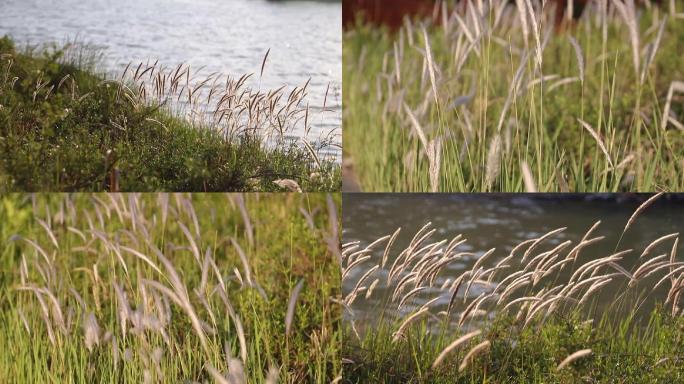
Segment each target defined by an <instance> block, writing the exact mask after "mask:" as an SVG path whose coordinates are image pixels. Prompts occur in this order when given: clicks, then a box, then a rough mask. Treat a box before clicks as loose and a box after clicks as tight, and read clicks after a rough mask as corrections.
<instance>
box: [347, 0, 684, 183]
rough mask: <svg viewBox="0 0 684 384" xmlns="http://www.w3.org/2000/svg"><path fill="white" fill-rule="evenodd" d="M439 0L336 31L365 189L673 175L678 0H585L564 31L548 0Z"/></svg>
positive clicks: (677, 132) (351, 153) (676, 169)
mask: <svg viewBox="0 0 684 384" xmlns="http://www.w3.org/2000/svg"><path fill="white" fill-rule="evenodd" d="M448 3H449V4H450V7H449V12H448V16H449V17H448V18H446V19H445V21H446V23H444V22H440V23H437V25H431V26H427V27H426V28H425V29H424V28H423V27H422V24H418V23H414V24H407V25H405V26H404V27H403V28H402V29H401V30H400V31H398V32H396V33H393V32H388V31H385V30H380V29H377V28H371V27H362V26H360V27H358V28H357V29H356V30H354V31H350V32H347V33H346V35H345V36H344V50H343V60H344V65H343V75H344V84H343V97H344V99H343V103H344V106H345V108H344V115H343V120H344V127H345V130H344V143H345V147H344V151H345V158H347V157H348V158H350V159H351V162H352V163H353V166H354V171H355V173H356V175H357V177H358V179H359V182H360V184H361V188H362V189H363V190H366V191H510V192H512V191H571V192H573V191H576V192H583V191H654V190H657V189H667V190H672V191H677V190H681V189H682V188H683V187H684V181H683V180H684V179H682V178H681V177H680V175H681V174H682V172H683V171H684V150H682V148H684V126H683V125H682V121H684V110H683V109H682V105H684V103H682V100H683V97H684V69H682V68H683V67H682V65H681V52H682V51H684V43H683V42H684V25H683V24H682V22H681V21H682V17H684V16H683V15H682V14H681V12H682V9H684V3H682V2H681V1H675V2H674V3H673V4H675V6H676V8H677V9H678V10H679V12H680V14H678V15H675V14H674V13H671V12H670V10H669V9H668V8H669V7H668V6H663V7H662V8H658V7H655V6H654V7H652V8H651V9H645V8H639V9H636V10H635V9H634V8H632V7H630V6H629V5H622V7H618V6H615V5H614V4H613V2H609V3H610V4H611V6H610V8H609V11H608V12H606V11H604V10H603V9H602V7H601V4H604V3H605V2H590V5H589V6H588V7H587V10H586V11H585V14H584V17H583V18H582V19H581V20H579V21H578V22H577V23H576V24H574V25H573V26H570V27H567V28H565V29H564V30H563V31H558V30H556V29H555V28H554V25H553V24H554V22H553V12H552V9H551V7H552V4H553V3H552V2H547V3H546V4H547V6H546V7H547V8H546V9H545V10H544V11H543V12H542V11H541V10H540V9H541V7H540V4H539V2H536V1H532V2H529V4H528V2H526V1H521V2H516V4H518V5H519V8H518V7H516V6H515V4H512V3H511V2H508V1H494V2H492V5H491V9H488V8H487V7H485V8H484V9H482V10H481V9H479V8H478V7H460V8H458V9H456V10H455V11H454V7H453V4H454V2H448ZM620 4H622V3H620ZM464 8H465V9H464Z"/></svg>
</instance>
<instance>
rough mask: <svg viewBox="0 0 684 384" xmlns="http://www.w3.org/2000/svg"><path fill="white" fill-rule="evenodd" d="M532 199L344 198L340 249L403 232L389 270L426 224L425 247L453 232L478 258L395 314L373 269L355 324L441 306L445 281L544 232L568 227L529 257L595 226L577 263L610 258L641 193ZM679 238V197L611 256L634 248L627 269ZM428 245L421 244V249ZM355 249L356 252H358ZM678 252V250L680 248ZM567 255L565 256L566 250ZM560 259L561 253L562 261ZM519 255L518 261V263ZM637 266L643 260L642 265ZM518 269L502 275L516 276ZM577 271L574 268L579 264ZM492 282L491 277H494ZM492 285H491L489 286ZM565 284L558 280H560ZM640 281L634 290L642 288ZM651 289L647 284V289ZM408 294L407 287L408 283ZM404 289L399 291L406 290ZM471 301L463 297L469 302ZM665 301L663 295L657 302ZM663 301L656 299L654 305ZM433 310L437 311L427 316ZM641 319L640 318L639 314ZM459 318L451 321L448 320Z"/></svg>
mask: <svg viewBox="0 0 684 384" xmlns="http://www.w3.org/2000/svg"><path fill="white" fill-rule="evenodd" d="M559 196H560V195H556V196H554V197H551V196H548V195H547V196H543V195H542V196H539V195H537V196H535V195H529V194H526V195H510V194H509V195H485V194H479V195H465V194H453V195H448V194H435V195H427V194H391V195H388V194H348V195H345V196H344V197H343V206H344V212H345V214H344V216H343V228H344V236H343V243H346V242H350V241H361V248H363V247H365V246H366V245H368V244H370V243H371V242H373V241H374V240H376V239H378V238H380V237H382V236H384V235H388V234H392V233H393V232H394V231H395V230H396V229H397V228H399V227H402V232H400V235H399V237H398V238H397V240H396V241H395V243H394V246H393V248H392V249H393V251H392V252H391V253H390V257H389V262H388V263H387V267H386V268H389V267H390V266H391V265H392V261H393V260H394V259H395V258H396V256H397V255H398V254H399V252H400V251H401V250H403V249H404V248H405V247H406V246H407V245H408V244H409V242H410V241H411V238H412V237H413V235H414V234H415V233H416V231H418V229H420V228H421V227H422V226H423V225H424V224H426V223H427V222H432V227H433V228H437V233H436V234H434V235H433V236H432V238H431V241H430V242H432V241H438V240H442V239H447V241H448V240H451V239H452V238H453V237H455V236H456V235H458V234H462V235H463V237H465V238H466V239H467V243H466V244H465V245H464V246H460V247H459V248H458V249H459V250H460V251H466V252H474V253H476V254H477V255H478V256H477V257H470V258H465V259H464V260H463V261H462V262H453V263H451V264H450V265H449V268H447V269H446V270H444V271H442V273H441V274H440V275H439V277H438V278H437V280H436V282H435V284H434V287H436V288H434V289H433V288H431V289H430V290H428V291H427V292H421V293H419V294H418V295H417V298H416V300H415V301H414V303H413V305H409V306H407V307H406V308H405V310H403V309H402V311H401V312H396V305H393V306H392V307H386V304H385V302H386V300H387V298H388V296H391V292H392V290H393V288H394V285H393V286H392V287H391V288H388V287H386V285H385V284H383V283H384V282H385V281H386V277H387V274H388V271H387V269H380V270H379V271H377V272H376V273H375V276H374V277H380V281H381V283H379V284H378V285H377V286H376V288H375V290H374V291H373V294H372V295H371V297H370V298H369V299H368V300H366V299H365V298H364V296H365V295H363V294H362V295H360V296H359V299H357V300H356V301H355V302H354V304H353V306H352V309H353V311H354V313H355V318H356V319H366V320H370V319H378V318H379V317H380V316H379V314H380V313H381V312H384V313H385V315H386V316H385V317H388V318H393V317H397V316H405V315H406V314H407V313H409V312H412V311H414V310H415V309H416V308H417V307H418V306H420V305H422V304H424V303H425V302H426V301H427V300H429V299H432V298H434V297H437V296H439V295H440V294H446V295H445V296H442V298H440V300H439V301H437V304H438V305H440V303H442V304H444V305H445V306H446V303H448V299H449V297H450V296H449V295H448V292H446V291H440V289H439V287H440V286H441V285H442V283H443V282H444V281H445V280H446V279H447V278H452V279H453V278H455V277H456V276H458V275H459V274H460V273H461V272H462V271H464V270H465V269H470V268H471V267H472V266H473V263H474V262H475V261H476V260H477V258H479V256H481V255H482V254H483V253H484V252H485V251H487V250H489V249H490V248H496V251H494V253H493V254H492V255H491V256H490V257H489V259H487V261H485V262H484V268H485V269H486V268H489V267H492V266H493V265H494V264H496V263H497V262H498V261H500V260H501V259H502V258H504V257H506V256H508V254H509V252H510V251H511V249H512V248H513V247H514V246H515V245H517V244H518V243H520V242H522V241H524V240H527V239H530V238H535V237H539V236H541V235H543V234H545V233H547V232H549V231H551V230H554V229H556V228H560V227H567V229H566V230H565V231H564V232H562V233H561V234H559V235H557V236H554V237H553V238H552V239H549V240H548V241H547V242H545V243H544V244H545V245H544V246H543V247H540V248H539V250H538V251H535V253H534V254H535V255H536V254H538V253H541V252H542V251H545V250H549V249H551V248H553V247H554V246H556V245H558V244H560V243H562V242H564V241H566V240H572V241H573V244H572V246H574V244H577V243H578V242H579V240H581V238H582V236H583V235H584V234H585V233H586V231H587V230H588V229H589V228H590V227H591V226H592V225H593V224H594V223H595V222H596V221H597V220H601V224H600V226H599V227H598V228H597V229H596V231H595V232H594V234H593V235H592V237H594V236H605V237H606V238H605V239H604V240H602V241H601V242H598V243H596V244H593V245H591V246H589V247H587V248H585V249H584V250H583V251H582V252H581V256H580V259H579V261H578V263H579V262H582V263H583V262H586V261H588V260H592V259H596V258H599V257H605V256H609V255H611V254H613V253H614V252H615V248H616V244H617V243H618V240H619V238H620V235H621V233H622V230H623V228H624V227H625V224H626V223H627V220H628V219H629V217H630V216H631V215H632V213H633V212H634V210H635V209H636V208H637V207H638V206H639V205H640V204H641V203H642V202H643V201H644V200H645V199H646V198H647V197H648V196H645V195H631V194H625V195H584V196H583V195H565V196H564V197H559ZM674 232H679V233H682V234H684V195H679V196H670V197H668V195H666V196H664V197H661V199H660V200H658V201H656V203H654V204H653V205H651V206H650V207H649V208H647V209H646V210H645V211H644V212H643V213H642V214H641V215H640V216H639V217H638V218H637V220H636V221H635V222H634V224H633V225H632V226H631V227H630V229H629V230H628V232H627V233H626V234H625V236H624V237H623V238H622V240H621V242H620V246H619V249H618V251H620V250H625V249H630V248H632V249H634V252H632V253H631V254H629V255H627V256H625V258H624V259H623V260H622V261H621V262H620V265H621V266H623V267H625V268H627V270H633V269H632V267H633V266H634V265H636V263H637V261H638V256H639V255H640V254H641V252H642V251H643V249H644V248H645V247H646V246H647V245H648V244H649V243H650V242H652V241H653V240H655V239H656V238H658V237H660V236H663V235H666V234H670V233H674ZM426 244H427V243H424V245H426ZM672 244H673V241H672V240H670V241H667V242H665V243H664V244H662V245H659V246H658V247H657V248H656V249H655V250H654V251H653V252H651V253H650V256H656V255H660V254H664V253H667V254H668V255H669V252H670V250H671V248H672ZM384 247H385V243H382V244H381V245H380V246H378V247H377V251H376V252H375V253H374V254H373V258H372V259H371V260H370V261H368V262H367V263H366V264H365V267H357V268H356V269H354V270H352V271H351V273H350V275H349V277H348V278H346V279H345V280H344V281H343V293H344V295H345V296H346V295H347V294H348V293H349V292H351V291H352V290H353V289H354V286H355V284H356V282H357V280H358V279H359V278H360V277H361V276H362V275H363V274H364V273H365V272H366V271H367V270H368V269H369V268H370V267H372V266H374V265H375V264H377V263H379V261H380V260H381V258H382V253H383V251H384ZM361 248H359V249H361ZM679 248H680V249H681V244H680V247H679ZM566 253H567V251H566ZM566 253H563V254H562V255H563V256H564V255H565V254H566ZM681 254H682V252H679V255H680V256H678V259H677V261H684V260H682V256H681ZM519 257H520V255H519V256H518V258H519ZM642 261H644V260H642ZM517 265H519V264H517V263H514V265H513V266H514V268H516V269H511V270H508V271H511V272H512V271H514V270H518V267H517ZM578 265H579V264H578ZM569 273H570V269H569V268H566V269H564V270H563V272H562V273H561V275H560V276H562V277H561V279H560V281H562V282H566V281H567V279H568V277H569ZM505 275H506V273H503V274H500V275H498V276H500V277H499V278H503V277H501V276H505ZM663 275H664V274H660V273H658V274H656V275H655V277H654V278H653V279H651V278H649V280H648V281H643V285H644V286H645V287H646V286H649V282H650V284H653V283H654V281H658V280H659V279H660V278H662V277H663ZM499 278H497V279H499ZM497 279H495V282H496V280H497ZM563 279H564V280H563ZM373 280H374V279H373V278H371V279H369V280H367V281H368V282H367V283H364V285H366V286H367V285H370V283H371V282H372V281H373ZM615 281H616V283H615V284H613V283H611V284H612V286H613V287H614V288H615V289H618V288H620V287H624V283H625V281H626V279H616V280H615ZM641 284H642V283H640V285H639V286H641ZM664 285H665V286H666V287H664V288H663V289H661V290H659V291H657V294H658V295H660V294H666V292H667V290H668V289H669V283H668V284H664ZM650 286H652V285H650ZM411 288H413V286H412V285H411ZM615 289H610V285H609V286H608V287H607V288H606V289H604V290H603V292H604V293H602V294H601V295H599V296H597V297H598V304H599V306H601V305H605V304H609V303H610V302H612V300H613V298H614V297H615V292H616V290H615ZM408 290H409V289H407V290H405V292H407V291H408ZM471 292H472V297H473V298H474V297H477V295H479V293H480V292H481V290H478V289H473V290H472V291H471ZM470 296H471V295H469V297H470ZM660 297H664V296H660ZM661 301H662V300H661ZM653 304H654V301H653V300H649V301H648V302H647V303H646V305H644V306H643V309H644V310H650V309H651V308H653ZM434 312H436V311H434ZM644 313H645V312H644ZM452 318H454V319H456V320H457V319H458V316H455V315H452ZM371 323H372V321H369V322H364V321H361V322H359V324H371Z"/></svg>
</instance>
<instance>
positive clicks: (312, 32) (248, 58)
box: [0, 0, 342, 144]
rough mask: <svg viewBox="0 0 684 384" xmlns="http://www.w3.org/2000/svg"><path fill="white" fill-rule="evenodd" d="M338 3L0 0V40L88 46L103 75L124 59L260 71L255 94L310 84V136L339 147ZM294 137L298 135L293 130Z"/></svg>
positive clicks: (238, 71) (232, 71)
mask: <svg viewBox="0 0 684 384" xmlns="http://www.w3.org/2000/svg"><path fill="white" fill-rule="evenodd" d="M341 13H342V6H341V2H334V1H281V2H276V1H266V0H116V1H111V0H1V1H0V35H3V34H9V35H11V36H12V37H13V38H14V39H15V40H16V41H17V42H19V43H20V44H22V45H23V44H25V43H30V44H39V45H40V44H43V43H53V42H64V41H66V40H67V39H74V38H78V40H80V41H83V42H87V43H90V44H92V45H94V46H96V47H98V48H102V49H104V50H105V63H104V64H105V66H106V70H107V71H109V72H113V73H116V72H119V73H120V72H121V71H123V69H124V68H125V66H126V65H127V64H128V63H129V62H136V63H137V62H141V61H147V60H150V61H151V62H154V61H155V60H159V62H160V63H161V64H163V65H164V66H165V67H167V68H168V67H174V66H176V65H178V64H180V63H188V64H190V65H191V67H193V68H198V67H201V66H204V69H203V71H202V73H205V74H207V75H208V74H210V73H213V72H220V73H223V74H226V75H231V76H234V77H239V76H240V75H242V74H246V73H255V74H256V75H258V74H259V72H260V69H261V63H262V60H263V58H264V54H265V53H266V51H267V50H268V49H270V50H271V52H270V54H269V58H268V62H267V64H266V69H265V71H264V78H263V81H262V89H266V88H268V89H275V88H279V87H281V86H283V85H287V86H288V89H291V88H293V87H294V86H302V85H304V83H306V81H307V80H308V79H309V78H310V79H311V84H310V88H309V100H310V104H311V107H312V109H313V107H316V106H317V107H320V106H322V105H323V99H324V97H325V92H326V88H327V87H328V85H330V93H329V96H328V99H327V103H326V108H332V109H333V111H332V112H327V113H325V114H322V115H320V114H319V116H314V117H313V120H311V121H312V122H313V129H312V133H311V136H312V137H311V138H312V139H316V138H317V137H318V136H319V135H323V134H327V133H328V132H330V131H331V130H335V134H336V137H337V142H338V144H341V121H342V115H341V113H342V112H341V94H340V92H341V83H342V36H341V33H342V32H341V23H342V20H341V17H342V16H341ZM299 134H301V132H300V133H299Z"/></svg>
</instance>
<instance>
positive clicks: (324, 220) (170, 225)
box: [0, 194, 341, 383]
mask: <svg viewBox="0 0 684 384" xmlns="http://www.w3.org/2000/svg"><path fill="white" fill-rule="evenodd" d="M338 206H339V198H338V197H331V196H327V197H326V196H325V195H323V194H311V195H307V194H260V195H256V194H255V195H239V194H228V195H224V194H192V195H184V194H175V195H167V194H141V195H138V194H135V195H134V194H76V195H64V194H50V195H35V196H30V195H26V194H11V195H4V196H2V197H0V239H1V240H0V266H1V268H0V350H2V351H3V353H2V354H0V377H2V378H4V379H8V378H11V382H14V383H42V382H46V383H48V382H49V383H54V382H60V383H141V382H145V383H186V382H187V383H194V382H216V383H247V382H249V383H276V382H278V383H330V382H331V381H333V380H335V379H336V378H337V380H339V375H340V374H341V362H340V342H341V339H340V338H341V332H340V329H339V321H340V316H341V313H340V310H339V306H338V305H337V304H335V303H334V302H335V301H337V300H338V299H339V297H338V296H339V294H340V291H339V287H340V283H339V241H338V235H339V228H338V217H339V216H338Z"/></svg>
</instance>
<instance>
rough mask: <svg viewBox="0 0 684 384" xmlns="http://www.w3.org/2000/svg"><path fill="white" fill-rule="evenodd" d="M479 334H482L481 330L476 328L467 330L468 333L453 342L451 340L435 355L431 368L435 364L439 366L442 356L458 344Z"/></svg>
mask: <svg viewBox="0 0 684 384" xmlns="http://www.w3.org/2000/svg"><path fill="white" fill-rule="evenodd" d="M480 334H482V331H481V330H479V329H478V330H476V331H472V332H469V333H467V334H465V335H463V336H461V337H459V338H458V339H456V340H454V342H452V343H451V344H449V345H448V346H447V347H446V348H444V350H442V352H441V353H440V354H439V356H437V358H436V359H435V362H434V363H432V369H435V368H437V366H439V364H440V363H441V362H442V361H443V360H444V358H445V357H446V356H447V355H448V354H449V353H450V352H451V351H453V350H454V349H456V348H457V347H458V346H459V345H461V344H463V343H465V342H466V341H468V340H470V339H472V338H473V337H476V336H479V335H480Z"/></svg>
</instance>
